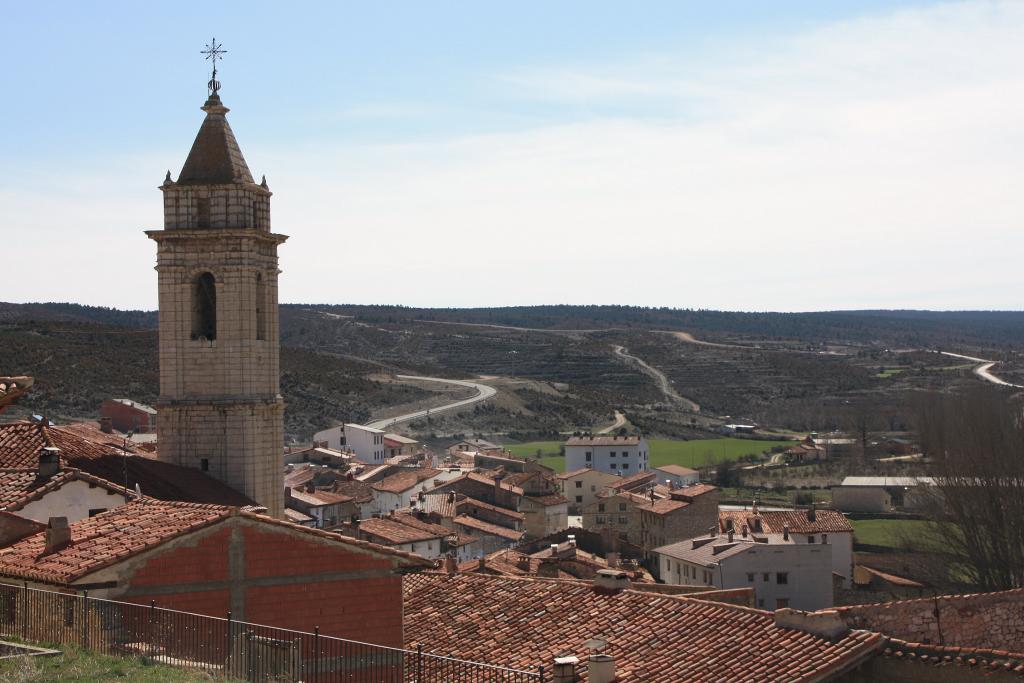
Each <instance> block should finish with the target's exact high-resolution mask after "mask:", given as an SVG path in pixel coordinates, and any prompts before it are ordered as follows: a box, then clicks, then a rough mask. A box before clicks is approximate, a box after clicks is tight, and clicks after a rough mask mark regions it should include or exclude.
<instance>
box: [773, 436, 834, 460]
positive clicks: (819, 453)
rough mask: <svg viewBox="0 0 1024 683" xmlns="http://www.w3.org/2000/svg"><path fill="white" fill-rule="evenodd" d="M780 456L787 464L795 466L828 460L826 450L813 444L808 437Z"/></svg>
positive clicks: (811, 439)
mask: <svg viewBox="0 0 1024 683" xmlns="http://www.w3.org/2000/svg"><path fill="white" fill-rule="evenodd" d="M782 456H783V457H784V458H785V459H786V461H787V462H791V463H796V464H801V463H805V462H818V461H820V460H828V449H827V448H825V447H824V446H821V445H819V444H817V443H815V441H814V439H813V438H811V437H810V436H808V437H807V438H806V439H804V440H803V441H801V442H800V443H798V444H797V445H795V446H791V447H789V448H787V449H786V450H784V451H782Z"/></svg>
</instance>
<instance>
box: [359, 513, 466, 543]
mask: <svg viewBox="0 0 1024 683" xmlns="http://www.w3.org/2000/svg"><path fill="white" fill-rule="evenodd" d="M431 526H433V525H431ZM359 533H360V534H366V535H368V536H372V537H374V538H380V539H383V540H384V541H385V542H386V543H389V544H394V545H400V544H402V543H415V542H417V541H429V540H431V539H435V538H446V537H448V536H452V535H454V534H455V532H454V531H451V530H449V529H446V528H444V527H441V528H440V530H434V529H423V528H420V527H416V526H413V525H410V524H405V523H403V521H401V520H398V519H392V518H391V517H371V518H370V519H364V520H362V521H361V522H359Z"/></svg>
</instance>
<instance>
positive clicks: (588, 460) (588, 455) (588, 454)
mask: <svg viewBox="0 0 1024 683" xmlns="http://www.w3.org/2000/svg"><path fill="white" fill-rule="evenodd" d="M590 460H591V457H590V451H587V462H590Z"/></svg>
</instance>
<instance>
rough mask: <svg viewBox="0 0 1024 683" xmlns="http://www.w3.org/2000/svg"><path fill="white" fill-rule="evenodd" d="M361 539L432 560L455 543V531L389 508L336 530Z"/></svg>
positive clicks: (423, 518)
mask: <svg viewBox="0 0 1024 683" xmlns="http://www.w3.org/2000/svg"><path fill="white" fill-rule="evenodd" d="M340 531H341V532H342V533H344V534H345V535H350V536H353V537H355V538H359V539H362V540H364V541H370V542H372V543H378V544H380V545H385V546H388V547H391V548H396V549H398V550H402V551H405V552H409V553H416V554H417V555H420V556H422V557H425V558H427V559H430V560H433V559H436V558H438V557H441V556H442V555H446V554H448V553H449V552H451V551H452V550H453V549H454V548H456V547H457V546H458V544H457V542H456V539H457V536H458V533H457V532H456V531H453V530H452V529H449V528H447V527H444V526H441V525H440V524H435V523H433V522H430V521H428V520H427V519H426V518H425V517H423V516H422V513H421V515H420V516H417V515H415V514H409V513H406V512H391V513H389V514H388V515H386V516H383V517H370V518H369V519H364V520H360V521H357V522H353V523H349V524H345V525H344V526H343V527H342V529H341V530H340Z"/></svg>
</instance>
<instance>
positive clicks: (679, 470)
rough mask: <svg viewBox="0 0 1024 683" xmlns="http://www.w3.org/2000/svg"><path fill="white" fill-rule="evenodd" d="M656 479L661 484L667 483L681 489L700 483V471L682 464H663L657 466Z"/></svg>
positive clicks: (655, 469) (655, 470) (671, 486)
mask: <svg viewBox="0 0 1024 683" xmlns="http://www.w3.org/2000/svg"><path fill="white" fill-rule="evenodd" d="M654 473H655V474H656V475H657V478H656V481H657V482H658V483H659V484H665V483H667V484H668V485H669V487H670V488H674V489H681V488H686V487H687V486H693V485H694V484H698V483H700V472H698V471H697V470H691V469H690V468H689V467H683V466H682V465H662V466H661V467H655V468H654Z"/></svg>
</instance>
